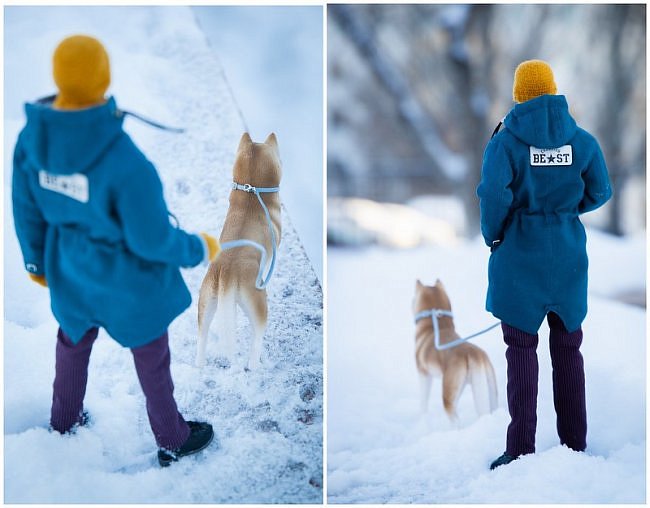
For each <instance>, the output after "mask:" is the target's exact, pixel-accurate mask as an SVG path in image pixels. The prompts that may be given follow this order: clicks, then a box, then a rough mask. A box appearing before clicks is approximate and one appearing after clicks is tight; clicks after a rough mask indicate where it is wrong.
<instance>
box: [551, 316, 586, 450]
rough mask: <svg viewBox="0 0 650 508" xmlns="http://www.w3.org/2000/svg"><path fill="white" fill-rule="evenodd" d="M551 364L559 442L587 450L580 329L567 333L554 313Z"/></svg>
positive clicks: (552, 319)
mask: <svg viewBox="0 0 650 508" xmlns="http://www.w3.org/2000/svg"><path fill="white" fill-rule="evenodd" d="M548 324H549V326H550V327H551V333H550V349H551V362H552V365H553V402H554V404H555V413H556V414H557V433H558V436H559V437H560V443H562V444H563V445H566V446H568V447H569V448H571V449H572V450H576V451H579V452H581V451H584V450H585V448H586V447H587V407H586V401H585V368H584V361H583V359H582V354H581V353H580V344H582V328H578V329H577V330H575V331H573V332H569V331H568V330H567V329H566V327H565V326H564V323H562V320H561V319H560V318H559V317H558V316H557V314H554V313H550V314H549V315H548Z"/></svg>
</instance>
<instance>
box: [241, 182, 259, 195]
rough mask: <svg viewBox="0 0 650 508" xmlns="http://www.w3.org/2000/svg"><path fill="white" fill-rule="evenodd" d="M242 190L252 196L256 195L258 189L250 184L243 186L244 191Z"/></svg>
mask: <svg viewBox="0 0 650 508" xmlns="http://www.w3.org/2000/svg"><path fill="white" fill-rule="evenodd" d="M242 190H243V191H244V192H248V193H250V194H255V191H256V190H257V189H256V188H255V187H253V186H252V185H251V184H250V183H245V184H244V185H243V189H242Z"/></svg>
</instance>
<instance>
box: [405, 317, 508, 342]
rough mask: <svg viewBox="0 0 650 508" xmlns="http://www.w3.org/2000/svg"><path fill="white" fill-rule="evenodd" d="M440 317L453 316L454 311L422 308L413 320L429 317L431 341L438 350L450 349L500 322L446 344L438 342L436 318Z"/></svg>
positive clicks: (438, 326)
mask: <svg viewBox="0 0 650 508" xmlns="http://www.w3.org/2000/svg"><path fill="white" fill-rule="evenodd" d="M440 317H450V318H453V317H454V313H453V312H451V311H450V310H444V309H430V310H423V311H422V312H418V313H417V314H416V315H415V322H416V323H417V322H418V321H421V320H423V319H426V318H431V322H432V323H433V341H434V345H435V346H436V349H437V350H439V351H443V350H445V349H451V348H452V347H456V346H458V345H460V344H462V343H463V342H467V341H468V340H470V339H473V338H474V337H478V336H479V335H483V334H484V333H487V332H489V331H490V330H492V329H493V328H496V327H497V326H499V325H500V324H501V322H498V323H495V324H493V325H491V326H488V327H487V328H485V329H484V330H481V331H480V332H476V333H474V334H472V335H469V336H467V337H462V338H459V339H456V340H452V341H451V342H448V343H446V344H440V325H439V324H438V318H440Z"/></svg>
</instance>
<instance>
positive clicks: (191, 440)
mask: <svg viewBox="0 0 650 508" xmlns="http://www.w3.org/2000/svg"><path fill="white" fill-rule="evenodd" d="M187 425H188V426H189V427H190V437H188V438H187V440H186V441H185V443H183V445H182V446H181V447H180V448H177V449H176V450H166V449H164V448H161V449H160V450H158V463H159V464H160V465H161V466H162V467H167V466H169V465H170V464H171V463H172V462H176V461H177V460H178V459H180V458H181V457H185V456H186V455H192V454H193V453H197V452H200V451H201V450H203V449H204V448H206V447H207V446H208V445H209V444H210V443H211V442H212V438H213V437H214V431H213V430H212V425H210V424H209V423H205V422H187Z"/></svg>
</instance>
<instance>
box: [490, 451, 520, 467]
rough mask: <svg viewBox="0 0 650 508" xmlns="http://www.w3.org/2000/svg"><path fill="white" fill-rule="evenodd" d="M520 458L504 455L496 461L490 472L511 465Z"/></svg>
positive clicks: (491, 465)
mask: <svg viewBox="0 0 650 508" xmlns="http://www.w3.org/2000/svg"><path fill="white" fill-rule="evenodd" d="M518 458H519V457H513V456H511V455H508V454H507V453H504V454H503V455H501V457H499V458H498V459H496V460H495V461H494V462H492V464H490V470H492V469H496V468H497V467H499V466H505V465H506V464H510V463H511V462H512V461H514V460H517V459H518Z"/></svg>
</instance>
